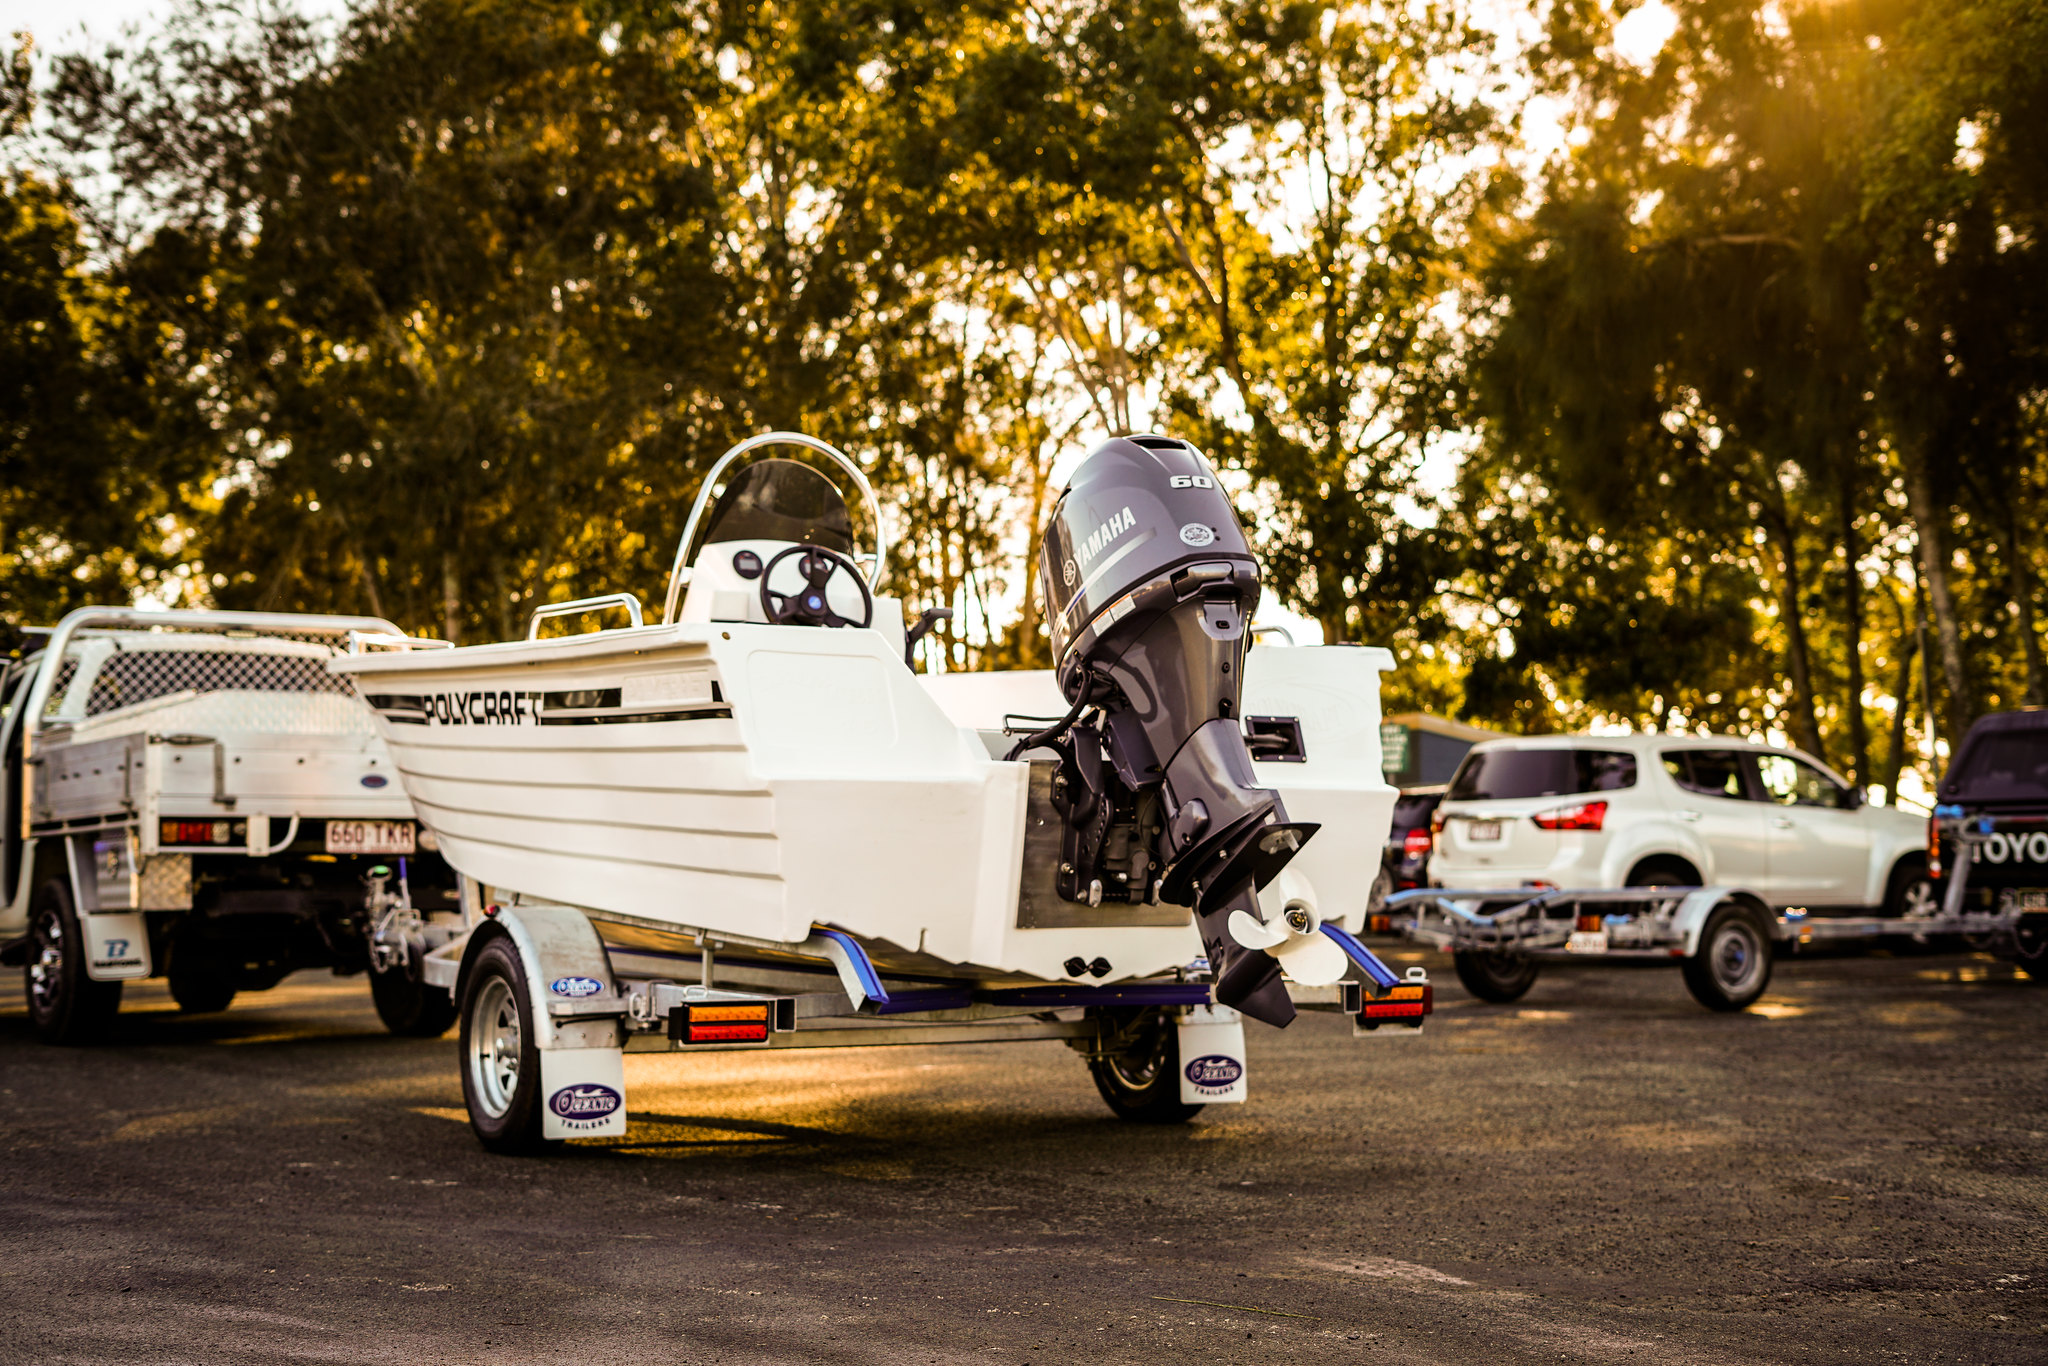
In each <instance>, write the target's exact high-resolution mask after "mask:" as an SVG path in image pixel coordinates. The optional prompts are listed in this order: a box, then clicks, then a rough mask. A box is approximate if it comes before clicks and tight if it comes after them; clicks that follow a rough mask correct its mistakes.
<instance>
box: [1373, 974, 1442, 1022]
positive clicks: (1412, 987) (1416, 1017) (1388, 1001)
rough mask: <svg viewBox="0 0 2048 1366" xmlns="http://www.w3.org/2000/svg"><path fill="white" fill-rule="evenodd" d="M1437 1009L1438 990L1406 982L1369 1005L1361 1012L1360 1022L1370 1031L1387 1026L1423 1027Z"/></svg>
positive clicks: (1419, 983) (1421, 983)
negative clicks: (1426, 1019) (1426, 1018)
mask: <svg viewBox="0 0 2048 1366" xmlns="http://www.w3.org/2000/svg"><path fill="white" fill-rule="evenodd" d="M1435 1009H1436V988H1435V987H1433V986H1431V985H1430V984H1429V983H1427V982H1404V983H1403V984H1401V985H1400V986H1397V987H1395V988H1394V989H1393V990H1391V991H1389V992H1388V993H1387V994H1386V995H1384V996H1381V997H1378V998H1376V999H1373V1000H1368V1001H1366V1002H1365V1003H1364V1004H1363V1005H1361V1006H1360V1007H1359V1009H1358V1022H1359V1023H1360V1024H1362V1025H1364V1026H1365V1027H1366V1028H1367V1029H1374V1028H1377V1027H1378V1026H1379V1025H1381V1024H1383V1023H1387V1022H1390V1021H1391V1022H1393V1023H1395V1024H1410V1025H1419V1024H1421V1023H1422V1018H1423V1016H1425V1015H1428V1014H1430V1013H1432V1012H1433V1011H1434V1010H1435Z"/></svg>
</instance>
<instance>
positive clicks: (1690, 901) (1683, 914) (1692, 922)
mask: <svg viewBox="0 0 2048 1366" xmlns="http://www.w3.org/2000/svg"><path fill="white" fill-rule="evenodd" d="M1730 901H1742V902H1747V903H1749V904H1750V905H1753V906H1755V907H1756V909H1757V910H1758V911H1759V912H1762V913H1763V917H1764V923H1765V924H1766V925H1767V926H1775V925H1776V924H1777V920H1776V918H1775V917H1774V916H1772V915H1771V914H1770V912H1769V910H1768V909H1767V908H1766V907H1765V906H1764V904H1763V902H1762V900H1761V899H1760V898H1758V897H1755V896H1752V895H1751V894H1749V893H1747V892H1744V891H1741V890H1739V889H1738V888H1734V887H1701V888H1699V889H1698V890H1697V891H1694V892H1691V893H1688V894H1687V896H1686V898H1685V900H1683V901H1681V902H1679V903H1678V911H1677V913H1676V914H1674V915H1673V916H1672V917H1671V928H1672V929H1674V930H1676V931H1677V932H1678V934H1679V936H1680V937H1681V939H1682V940H1683V942H1684V946H1685V956H1686V957H1687V958H1691V957H1692V956H1693V955H1694V954H1696V953H1698V952H1699V951H1700V932H1701V931H1703V930H1704V929H1706V927H1707V917H1709V916H1711V915H1712V914H1713V913H1714V912H1715V911H1716V910H1719V909H1720V908H1721V907H1722V906H1723V905H1725V904H1727V903H1728V902H1730Z"/></svg>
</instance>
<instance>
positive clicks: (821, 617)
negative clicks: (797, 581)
mask: <svg viewBox="0 0 2048 1366" xmlns="http://www.w3.org/2000/svg"><path fill="white" fill-rule="evenodd" d="M792 555H800V556H802V558H801V559H799V560H798V561H797V562H796V568H797V572H798V573H800V574H802V575H803V576H804V586H803V587H802V588H800V589H798V590H797V591H796V592H794V593H778V592H776V591H775V590H774V589H773V588H771V587H769V584H771V583H772V582H773V581H774V579H775V567H776V566H777V565H779V564H781V563H782V562H783V561H784V560H786V559H788V558H789V557H790V556H792ZM842 569H843V570H845V571H846V577H847V578H849V579H851V580H853V586H854V587H855V588H858V589H859V590H860V602H861V617H860V620H859V621H849V620H848V619H847V618H845V617H842V616H840V615H839V614H838V613H837V612H835V611H833V610H832V605H831V600H830V599H829V598H828V597H827V595H826V593H825V587H826V585H827V584H829V583H830V582H831V581H832V577H833V575H835V574H837V573H838V572H839V571H840V570H842ZM761 610H762V611H763V612H766V613H767V614H768V620H770V621H772V622H774V623H775V624H776V625H777V626H857V627H862V628H865V627H868V626H871V625H873V624H874V620H875V595H874V594H873V593H871V592H869V591H868V585H867V581H866V580H865V579H863V578H861V576H860V571H859V570H858V569H856V568H854V567H853V561H851V560H849V559H847V558H846V557H845V556H844V555H841V554H840V553H839V552H838V551H836V550H826V549H825V548H824V547H822V546H815V545H793V546H790V547H789V548H788V549H787V550H784V551H782V552H781V553H779V554H778V555H776V557H775V558H774V559H772V560H770V561H768V563H767V565H766V566H765V567H763V568H762V570H761Z"/></svg>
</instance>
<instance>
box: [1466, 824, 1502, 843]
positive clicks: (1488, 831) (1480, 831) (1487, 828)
mask: <svg viewBox="0 0 2048 1366" xmlns="http://www.w3.org/2000/svg"><path fill="white" fill-rule="evenodd" d="M1465 838H1466V839H1469V840H1472V841H1473V842H1474V843H1478V842H1482V841H1487V840H1498V839H1499V838H1500V822H1499V821H1467V822H1466V823H1465Z"/></svg>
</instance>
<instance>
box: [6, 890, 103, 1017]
mask: <svg viewBox="0 0 2048 1366" xmlns="http://www.w3.org/2000/svg"><path fill="white" fill-rule="evenodd" d="M22 976H23V982H22V986H23V989H24V994H26V995H27V997H28V1015H29V1022H30V1023H31V1024H32V1025H33V1026H34V1027H35V1031H36V1037H37V1038H38V1039H41V1040H42V1041H43V1042H44V1043H49V1044H60V1045H72V1044H82V1043H93V1042H95V1041H97V1040H99V1039H102V1038H105V1037H106V1034H107V1029H108V1027H109V1026H110V1025H112V1024H113V1022H114V1016H115V1015H117V1014H119V1013H120V1010H121V984H120V983H119V982H95V981H93V980H92V978H91V977H89V976H87V975H86V971H85V928H84V926H82V925H80V924H79V923H78V916H77V915H76V914H75V913H74V912H73V911H72V908H71V889H70V888H69V887H67V886H65V885H64V882H63V879H61V878H51V879H50V880H49V881H48V882H45V883H44V884H43V885H42V886H40V887H38V888H37V889H36V894H35V899H34V900H33V901H32V902H31V903H30V910H29V945H28V965H27V967H25V968H24V969H23V970H22Z"/></svg>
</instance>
